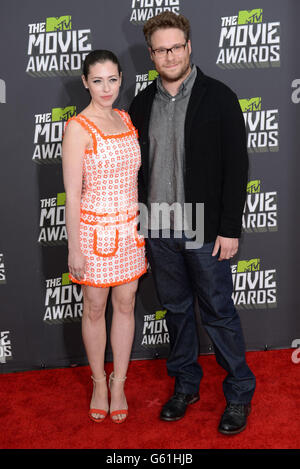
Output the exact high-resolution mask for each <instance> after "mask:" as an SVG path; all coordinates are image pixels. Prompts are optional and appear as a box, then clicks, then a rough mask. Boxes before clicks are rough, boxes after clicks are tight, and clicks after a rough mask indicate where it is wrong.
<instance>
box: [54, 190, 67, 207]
mask: <svg viewBox="0 0 300 469" xmlns="http://www.w3.org/2000/svg"><path fill="white" fill-rule="evenodd" d="M56 205H66V193H65V192H59V193H58V194H57V197H56Z"/></svg>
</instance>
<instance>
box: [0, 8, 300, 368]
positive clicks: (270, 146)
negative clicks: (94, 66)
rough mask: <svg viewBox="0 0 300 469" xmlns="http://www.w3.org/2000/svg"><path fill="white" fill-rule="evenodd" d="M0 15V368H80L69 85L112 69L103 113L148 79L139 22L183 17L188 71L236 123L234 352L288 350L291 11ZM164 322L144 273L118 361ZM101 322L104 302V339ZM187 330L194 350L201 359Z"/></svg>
mask: <svg viewBox="0 0 300 469" xmlns="http://www.w3.org/2000/svg"><path fill="white" fill-rule="evenodd" d="M1 10H2V12H1V17H0V37H1V41H0V51H1V70H0V125H1V139H0V149H1V162H0V164H1V184H0V190H1V193H0V203H1V230H0V298H1V303H0V371H1V372H4V373H7V372H13V371H22V370H32V369H39V368H43V367H44V368H50V367H64V366H72V365H74V366H75V365H82V364H87V359H86V355H85V351H84V346H83V342H82V338H81V317H82V309H83V306H82V292H81V287H80V286H78V285H75V284H72V283H71V282H70V281H69V277H68V266H67V234H66V227H65V192H64V186H63V181H62V165H61V146H62V135H63V131H64V126H65V124H66V121H67V119H68V118H69V117H71V116H73V115H76V114H77V113H79V112H80V111H81V110H82V109H83V108H84V107H85V106H86V105H87V104H88V101H89V97H88V94H87V92H86V91H85V90H84V88H83V86H82V83H81V78H80V75H81V67H82V62H83V60H84V58H85V56H86V55H87V54H88V53H89V52H90V51H91V50H93V49H110V50H112V51H113V52H115V53H116V55H117V56H118V57H119V59H120V62H121V65H122V68H123V75H124V80H123V84H122V89H121V93H120V97H119V99H118V102H117V103H116V104H115V105H116V107H119V108H122V109H125V110H127V109H128V107H129V105H130V102H131V100H132V99H133V97H134V96H135V95H136V94H137V93H139V91H141V90H142V89H144V88H145V87H146V86H148V85H149V84H150V83H151V82H152V81H153V80H154V79H155V77H156V75H157V74H156V71H155V70H154V68H153V63H152V62H151V60H150V57H149V54H148V51H147V48H146V45H145V41H144V37H143V32H142V26H143V23H144V22H145V21H146V20H147V19H148V18H150V17H152V16H153V15H155V14H158V13H160V12H161V11H164V10H171V11H173V12H175V13H182V14H184V15H185V16H187V17H188V18H189V20H190V23H191V28H192V36H191V40H192V61H193V63H195V64H197V65H198V66H199V67H200V68H201V69H202V70H203V72H204V73H206V74H207V75H210V76H213V77H215V78H217V79H219V80H221V81H223V82H225V83H226V84H227V85H229V86H230V87H231V88H232V89H233V90H234V91H235V92H236V94H237V96H238V98H239V101H240V105H241V109H242V111H243V115H244V118H245V126H246V128H247V133H248V151H249V159H250V171H249V181H248V186H247V200H246V204H245V209H244V215H243V236H242V239H241V243H240V250H239V253H238V255H237V256H236V257H235V258H234V260H233V262H232V266H231V268H232V277H233V284H234V293H233V300H234V303H235V305H236V307H237V308H238V311H239V313H240V317H241V321H242V324H243V329H244V334H245V340H246V346H247V350H268V349H274V348H290V347H299V346H300V319H299V312H300V300H299V285H298V284H299V280H298V279H299V275H298V269H299V265H300V262H299V237H300V229H299V183H298V180H299V174H300V163H299V147H300V118H299V116H300V63H299V57H300V40H299V27H298V23H299V18H300V2H299V1H298V0H285V1H284V2H283V1H282V0H257V1H255V2H253V0H247V1H244V0H227V1H226V2H224V1H222V0H209V1H208V0H203V1H197V0H110V1H109V2H107V1H104V0H98V1H97V2H94V1H93V0H85V2H84V3H82V2H79V1H76V0H75V1H74V0H63V1H61V0H52V1H51V2H46V1H45V2H40V1H35V0H27V1H26V2H18V1H16V0H11V1H10V2H5V4H3V5H2V8H1ZM196 310H197V305H196ZM165 313H166V311H164V310H163V309H162V308H161V306H160V304H159V302H158V300H157V296H156V293H155V289H154V283H153V278H152V273H151V269H150V270H149V271H148V273H147V274H146V275H145V276H144V277H143V278H142V279H141V281H140V283H139V290H138V294H137V300H136V311H135V314H136V333H135V339H134V345H133V350H132V359H154V358H159V357H166V356H167V354H168V348H169V335H168V330H167V327H166V322H165ZM111 315H112V310H111V304H110V302H109V305H108V308H107V322H108V330H109V327H110V322H111ZM197 320H198V327H199V337H200V350H199V352H200V353H213V347H212V344H211V342H210V339H209V338H208V337H207V336H206V334H205V332H204V330H203V328H202V325H201V321H200V319H199V315H198V314H197ZM106 359H107V361H111V360H112V354H111V348H110V344H109V343H108V347H107V355H106Z"/></svg>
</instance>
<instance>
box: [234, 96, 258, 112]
mask: <svg viewBox="0 0 300 469" xmlns="http://www.w3.org/2000/svg"><path fill="white" fill-rule="evenodd" d="M239 103H240V106H241V109H242V111H243V112H251V111H261V98H259V97H257V98H249V99H247V98H243V99H239Z"/></svg>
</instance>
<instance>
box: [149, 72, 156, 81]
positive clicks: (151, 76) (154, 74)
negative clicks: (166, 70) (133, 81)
mask: <svg viewBox="0 0 300 469" xmlns="http://www.w3.org/2000/svg"><path fill="white" fill-rule="evenodd" d="M157 76H158V73H157V71H156V70H149V72H148V80H149V81H153V80H155V78H156V77H157Z"/></svg>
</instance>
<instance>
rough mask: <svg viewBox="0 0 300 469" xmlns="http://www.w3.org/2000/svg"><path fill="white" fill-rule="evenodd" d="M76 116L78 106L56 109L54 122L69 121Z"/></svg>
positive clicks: (53, 111) (53, 117) (53, 116)
mask: <svg viewBox="0 0 300 469" xmlns="http://www.w3.org/2000/svg"><path fill="white" fill-rule="evenodd" d="M73 116H76V106H67V107H54V108H53V109H52V122H58V121H67V120H68V119H70V117H73Z"/></svg>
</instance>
